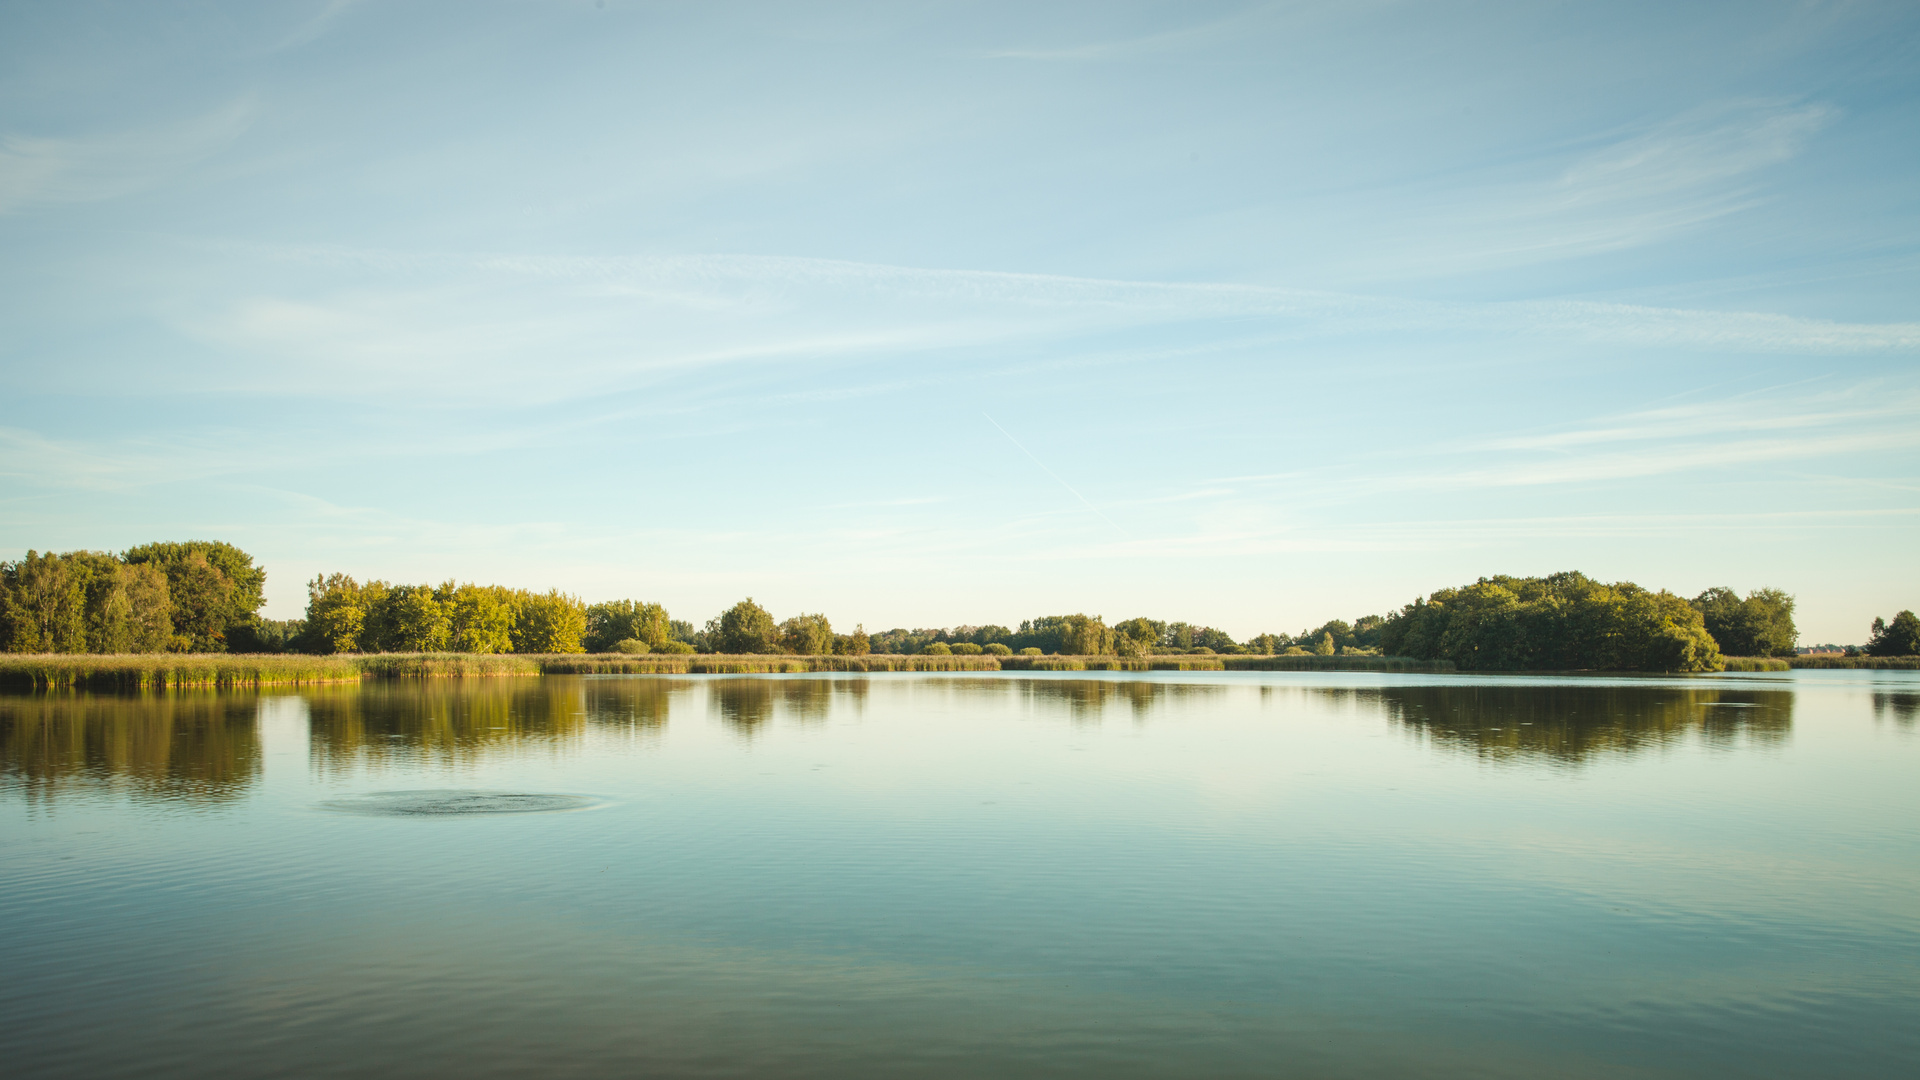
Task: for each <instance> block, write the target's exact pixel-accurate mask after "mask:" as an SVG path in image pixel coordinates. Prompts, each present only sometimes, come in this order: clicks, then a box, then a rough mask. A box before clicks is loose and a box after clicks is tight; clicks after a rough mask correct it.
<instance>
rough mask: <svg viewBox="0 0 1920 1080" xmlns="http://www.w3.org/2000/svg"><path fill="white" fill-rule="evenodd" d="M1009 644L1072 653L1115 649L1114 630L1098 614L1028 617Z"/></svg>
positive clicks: (1101, 652) (1103, 652) (1090, 653)
mask: <svg viewBox="0 0 1920 1080" xmlns="http://www.w3.org/2000/svg"><path fill="white" fill-rule="evenodd" d="M1008 644H1010V645H1012V646H1015V647H1018V648H1021V649H1023V650H1024V649H1028V648H1035V649H1039V650H1040V651H1041V652H1045V653H1061V654H1064V655H1069V656H1103V655H1109V654H1112V653H1113V651H1114V632H1113V629H1112V628H1111V627H1109V626H1108V625H1107V624H1106V622H1105V620H1103V619H1102V618H1101V617H1100V616H1098V615H1091V616H1089V615H1042V616H1040V617H1039V618H1037V619H1027V620H1025V621H1024V622H1022V623H1021V624H1020V629H1018V630H1016V631H1014V633H1013V635H1012V641H1011V642H1009V643H1008Z"/></svg>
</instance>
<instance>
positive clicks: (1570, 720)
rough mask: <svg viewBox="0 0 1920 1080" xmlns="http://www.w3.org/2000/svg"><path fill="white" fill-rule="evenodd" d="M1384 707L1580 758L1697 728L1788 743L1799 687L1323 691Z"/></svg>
mask: <svg viewBox="0 0 1920 1080" xmlns="http://www.w3.org/2000/svg"><path fill="white" fill-rule="evenodd" d="M1314 692H1315V693H1316V694H1319V695H1321V696H1323V697H1325V698H1329V699H1333V700H1336V701H1349V702H1352V703H1354V704H1356V705H1359V706H1361V707H1363V708H1371V709H1379V710H1382V711H1384V712H1385V713H1386V715H1387V717H1388V719H1389V720H1390V721H1392V722H1393V723H1395V724H1397V725H1400V726H1401V727H1403V728H1404V729H1406V730H1408V731H1410V732H1412V733H1414V734H1416V735H1417V736H1418V737H1420V738H1423V739H1427V740H1430V741H1431V742H1432V743H1433V744H1435V745H1437V746H1441V747H1448V748H1453V749H1459V750H1467V751H1471V752H1472V753H1475V754H1478V755H1481V756H1484V757H1491V758H1501V757H1515V758H1526V757H1546V758H1552V759H1555V760H1559V761H1563V762H1569V763H1578V762H1583V761H1586V760H1588V759H1589V758H1592V757H1595V756H1597V755H1601V754H1615V753H1633V752H1636V751H1639V750H1645V749H1649V748H1652V747H1657V746H1665V745H1668V744H1670V743H1672V742H1674V741H1676V740H1678V739H1681V738H1684V737H1687V736H1689V735H1693V736H1698V737H1700V738H1703V739H1705V740H1707V741H1708V742H1709V743H1710V744H1723V745H1731V744H1733V743H1735V742H1737V741H1739V740H1742V739H1745V740H1747V741H1750V742H1779V741H1780V740H1782V739H1784V738H1786V736H1787V734H1788V732H1789V731H1790V730H1791V729H1792V727H1793V692H1792V691H1791V690H1749V689H1745V688H1741V689H1716V688H1704V687H1703V688H1700V689H1693V688H1675V687H1661V686H1645V687H1641V686H1619V685H1610V686H1580V685H1569V684H1555V685H1548V686H1540V685H1533V686H1527V685H1513V686H1497V685H1496V686H1488V685H1477V686H1390V687H1365V688H1356V689H1322V690H1316V691H1314Z"/></svg>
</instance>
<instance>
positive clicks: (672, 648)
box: [653, 641, 699, 655]
mask: <svg viewBox="0 0 1920 1080" xmlns="http://www.w3.org/2000/svg"><path fill="white" fill-rule="evenodd" d="M653 651H654V652H657V653H667V654H668V655H684V654H687V653H693V652H698V651H699V650H697V649H695V648H694V647H693V646H692V645H689V644H687V643H686V642H684V641H667V642H662V643H661V644H660V645H659V647H657V648H655V649H654V650H653Z"/></svg>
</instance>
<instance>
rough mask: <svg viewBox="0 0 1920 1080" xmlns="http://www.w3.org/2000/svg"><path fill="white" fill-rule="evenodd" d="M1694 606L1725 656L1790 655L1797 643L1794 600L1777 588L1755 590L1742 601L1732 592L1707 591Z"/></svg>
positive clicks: (1697, 597) (1716, 589)
mask: <svg viewBox="0 0 1920 1080" xmlns="http://www.w3.org/2000/svg"><path fill="white" fill-rule="evenodd" d="M1693 607H1694V609H1695V610H1696V611H1698V612H1700V615H1701V618H1702V620H1703V621H1704V622H1705V624H1706V628H1707V633H1709V634H1711V635H1713V640H1714V642H1715V643H1716V644H1717V645H1719V646H1720V651H1721V652H1723V653H1725V654H1727V655H1728V656H1792V655H1793V647H1794V645H1795V644H1796V643H1797V642H1798V641H1799V640H1800V632H1799V630H1798V629H1796V628H1795V627H1794V625H1793V597H1791V596H1788V595H1787V594H1786V593H1784V592H1782V591H1781V590H1779V589H1755V590H1754V591H1752V592H1750V593H1748V594H1747V598H1746V599H1745V600H1742V599H1740V596H1739V594H1738V593H1735V592H1734V591H1733V590H1732V589H1725V588H1713V589H1708V590H1707V591H1706V592H1703V593H1701V594H1700V595H1699V596H1696V597H1694V598H1693Z"/></svg>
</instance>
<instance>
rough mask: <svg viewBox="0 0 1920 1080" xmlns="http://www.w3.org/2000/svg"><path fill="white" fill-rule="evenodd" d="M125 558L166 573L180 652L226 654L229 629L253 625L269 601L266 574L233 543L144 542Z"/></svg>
mask: <svg viewBox="0 0 1920 1080" xmlns="http://www.w3.org/2000/svg"><path fill="white" fill-rule="evenodd" d="M121 557H122V558H123V559H125V560H126V561H127V562H128V563H129V564H131V565H135V566H141V565H152V566H155V567H157V568H158V569H159V570H160V572H161V573H163V574H165V575H167V589H168V592H169V593H170V594H171V596H172V599H173V605H174V610H173V616H174V618H173V630H174V634H175V641H174V643H173V647H174V648H176V649H182V650H188V651H192V652H225V651H227V633H228V630H229V629H234V630H241V629H243V628H245V627H247V626H249V625H250V624H251V623H252V622H253V620H254V619H256V618H258V614H257V613H258V612H259V610H260V608H261V607H262V606H264V605H265V603H266V597H265V596H264V595H263V592H264V590H265V588H266V584H267V572H266V571H265V570H264V569H262V568H260V567H257V566H255V565H253V556H251V555H249V554H247V553H246V552H244V551H242V550H240V549H239V548H237V547H235V546H233V545H232V544H228V543H223V542H221V541H217V540H185V541H179V542H166V543H153V544H142V545H140V546H138V547H132V548H128V549H127V550H126V552H125V553H124V554H123V555H122V556H121Z"/></svg>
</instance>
